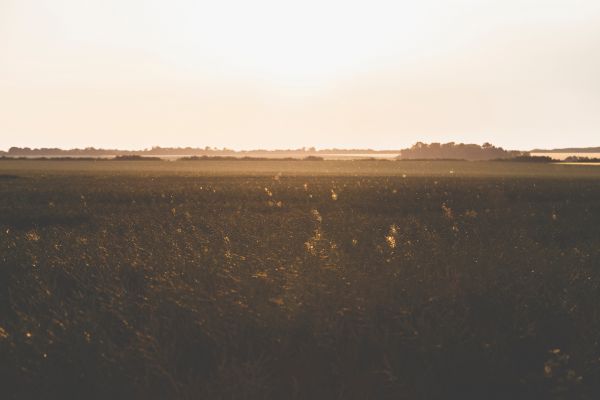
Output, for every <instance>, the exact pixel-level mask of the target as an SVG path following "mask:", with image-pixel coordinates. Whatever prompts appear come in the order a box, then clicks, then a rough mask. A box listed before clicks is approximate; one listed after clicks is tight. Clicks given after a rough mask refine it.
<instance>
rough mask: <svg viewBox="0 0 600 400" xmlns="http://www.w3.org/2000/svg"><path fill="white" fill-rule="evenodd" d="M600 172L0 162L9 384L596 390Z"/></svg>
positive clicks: (148, 388) (599, 375)
mask: <svg viewBox="0 0 600 400" xmlns="http://www.w3.org/2000/svg"><path fill="white" fill-rule="evenodd" d="M599 341H600V167H597V166H582V165H577V166H572V165H555V164H524V163H509V162H504V163H494V162H392V161H355V162H351V161H321V162H275V161H267V162H230V161H229V162H109V161H106V162H97V163H95V162H83V161H80V162H78V161H45V162H41V161H6V160H5V161H1V162H0V386H1V387H2V397H3V398H7V399H11V398H15V399H23V398H25V399H29V398H32V399H33V398H35V399H42V398H61V399H71V398H73V399H75V398H88V399H94V398H97V399H109V398H110V399H113V398H114V399H121V398H130V399H137V398H139V399H148V398H149V399H154V398H156V399H164V398H182V399H388V398H389V399H538V398H539V399H596V398H599V397H600V347H599Z"/></svg>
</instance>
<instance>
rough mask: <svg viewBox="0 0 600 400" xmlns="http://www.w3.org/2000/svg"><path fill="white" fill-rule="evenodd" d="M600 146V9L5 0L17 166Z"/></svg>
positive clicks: (4, 68) (5, 126)
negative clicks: (185, 154)
mask: <svg viewBox="0 0 600 400" xmlns="http://www.w3.org/2000/svg"><path fill="white" fill-rule="evenodd" d="M417 140H421V141H427V142H429V141H443V142H445V141H457V142H458V141H464V142H475V143H483V142H484V141H490V142H493V143H495V144H498V145H501V146H504V147H507V148H519V149H530V148H532V147H563V146H592V145H595V146H599V145H600V1H598V0H419V1H415V0H411V1H400V0H396V1H382V0H369V1H351V0H302V1H286V0H259V1H250V0H239V1H233V0H218V1H216V0H213V1H198V0H196V1H194V0H168V1H167V0H163V1H159V0H0V149H6V148H8V147H9V146H30V147H85V146H95V147H119V148H131V149H133V148H144V147H150V146H153V145H161V146H188V145H189V146H202V147H203V146H206V145H208V146H218V147H223V146H227V147H230V148H236V149H241V148H290V147H293V148H296V147H302V146H313V145H314V146H317V147H334V146H335V147H345V148H348V147H371V148H400V147H404V146H407V145H410V144H412V143H414V142H415V141H417Z"/></svg>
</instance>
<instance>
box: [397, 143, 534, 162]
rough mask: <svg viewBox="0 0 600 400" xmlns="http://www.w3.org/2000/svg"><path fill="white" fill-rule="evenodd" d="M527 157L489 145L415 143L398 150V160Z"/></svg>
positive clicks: (524, 153)
mask: <svg viewBox="0 0 600 400" xmlns="http://www.w3.org/2000/svg"><path fill="white" fill-rule="evenodd" d="M520 156H529V153H527V152H522V151H512V150H504V149H503V148H502V147H496V146H493V145H492V144H490V143H484V144H483V145H478V144H465V143H454V142H450V143H429V144H427V143H423V142H417V143H415V144H414V145H413V146H412V147H411V148H408V149H402V150H400V156H399V157H398V158H399V159H460V160H495V159H504V158H514V157H520Z"/></svg>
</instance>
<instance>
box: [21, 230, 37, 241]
mask: <svg viewBox="0 0 600 400" xmlns="http://www.w3.org/2000/svg"><path fill="white" fill-rule="evenodd" d="M25 239H27V240H28V241H30V242H37V241H38V240H40V235H38V233H37V232H36V231H34V230H32V231H29V232H27V233H26V234H25Z"/></svg>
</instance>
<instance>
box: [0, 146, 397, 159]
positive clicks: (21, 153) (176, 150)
mask: <svg viewBox="0 0 600 400" xmlns="http://www.w3.org/2000/svg"><path fill="white" fill-rule="evenodd" d="M398 152H399V150H373V149H336V148H331V149H318V150H317V149H316V148H314V147H301V148H298V149H281V150H266V149H256V150H242V151H236V150H232V149H228V148H226V147H223V148H217V147H210V146H206V147H201V148H200V147H160V146H155V147H152V148H148V149H143V150H119V149H98V148H95V147H86V148H82V149H60V148H55V147H54V148H48V147H43V148H33V149H32V148H29V147H11V148H10V149H9V150H8V151H0V156H8V157H45V156H50V157H69V156H70V157H107V156H134V155H140V156H197V157H201V156H244V155H248V156H263V155H264V156H269V155H277V154H279V155H282V154H283V155H290V156H291V155H298V154H303V155H318V154H356V153H361V154H376V153H382V154H383V153H385V154H397V153H398Z"/></svg>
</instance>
